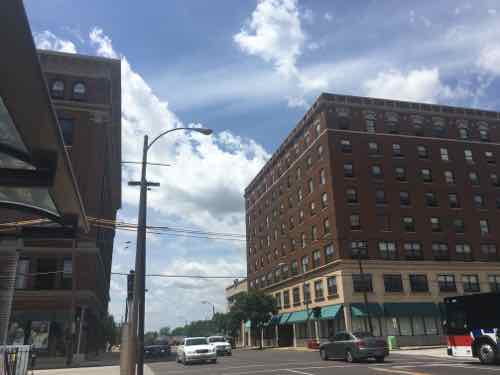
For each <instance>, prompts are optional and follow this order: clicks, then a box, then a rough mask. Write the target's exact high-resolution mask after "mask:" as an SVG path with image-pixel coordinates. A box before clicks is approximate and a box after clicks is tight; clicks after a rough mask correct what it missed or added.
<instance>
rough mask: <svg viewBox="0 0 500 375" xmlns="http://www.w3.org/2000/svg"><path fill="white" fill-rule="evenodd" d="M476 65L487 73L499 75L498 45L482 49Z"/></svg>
mask: <svg viewBox="0 0 500 375" xmlns="http://www.w3.org/2000/svg"><path fill="white" fill-rule="evenodd" d="M478 65H479V67H480V68H482V69H484V70H486V71H487V72H490V73H493V74H497V75H500V44H495V45H489V46H487V47H484V48H483V49H482V50H481V53H480V55H479V58H478Z"/></svg>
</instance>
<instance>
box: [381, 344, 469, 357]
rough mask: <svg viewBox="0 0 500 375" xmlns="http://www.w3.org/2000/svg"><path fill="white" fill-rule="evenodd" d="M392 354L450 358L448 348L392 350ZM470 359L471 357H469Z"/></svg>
mask: <svg viewBox="0 0 500 375" xmlns="http://www.w3.org/2000/svg"><path fill="white" fill-rule="evenodd" d="M391 353H394V354H403V355H409V356H411V355H413V356H420V355H423V356H427V357H434V358H450V356H449V355H448V354H447V351H446V347H445V346H444V347H433V348H425V347H419V348H407V349H406V350H402V349H395V350H391ZM467 358H469V357H467Z"/></svg>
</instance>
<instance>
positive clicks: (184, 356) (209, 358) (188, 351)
mask: <svg viewBox="0 0 500 375" xmlns="http://www.w3.org/2000/svg"><path fill="white" fill-rule="evenodd" d="M177 362H181V363H182V364H184V365H187V364H189V363H191V362H212V363H216V362H217V352H216V349H215V346H214V345H212V344H210V343H209V342H208V339H207V338H206V337H186V338H185V339H184V341H183V343H182V345H180V346H178V347H177Z"/></svg>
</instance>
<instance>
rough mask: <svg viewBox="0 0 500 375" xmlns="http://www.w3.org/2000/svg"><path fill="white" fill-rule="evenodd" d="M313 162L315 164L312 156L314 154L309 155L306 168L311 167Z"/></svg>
mask: <svg viewBox="0 0 500 375" xmlns="http://www.w3.org/2000/svg"><path fill="white" fill-rule="evenodd" d="M312 164H313V158H312V156H308V157H307V159H306V168H307V169H309V168H311V167H312Z"/></svg>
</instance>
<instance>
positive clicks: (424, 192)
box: [245, 94, 500, 345]
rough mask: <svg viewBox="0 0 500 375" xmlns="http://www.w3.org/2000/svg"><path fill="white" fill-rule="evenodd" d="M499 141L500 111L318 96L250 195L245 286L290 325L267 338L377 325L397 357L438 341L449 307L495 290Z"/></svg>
mask: <svg viewBox="0 0 500 375" xmlns="http://www.w3.org/2000/svg"><path fill="white" fill-rule="evenodd" d="M499 141H500V114H499V113H497V112H490V111H481V110H473V109H464V108H454V107H447V106H439V105H430V104H420V103H408V102H400V101H392V100H383V99H373V98H362V97H350V96H339V95H331V94H322V95H321V96H320V97H319V98H318V99H317V101H316V102H315V104H314V105H313V106H312V108H311V109H310V110H309V111H308V112H307V113H306V115H305V116H304V118H303V119H302V120H301V121H300V122H299V124H298V125H297V126H296V127H295V129H294V130H293V131H292V132H291V134H290V135H289V136H288V137H287V139H286V140H285V141H284V142H283V144H282V145H281V146H280V147H279V149H278V150H277V151H276V153H275V154H274V155H273V157H272V158H271V160H270V161H269V162H268V163H267V164H266V166H265V167H264V168H263V169H262V171H261V172H259V174H258V175H257V176H256V177H255V179H254V180H253V181H252V182H251V184H250V185H249V186H248V187H247V189H246V191H245V200H246V213H247V215H246V219H247V238H248V245H247V270H248V282H249V287H250V288H259V289H264V290H265V291H266V292H269V293H272V294H273V295H275V297H276V299H277V302H278V306H279V307H280V313H281V314H280V316H279V317H277V318H275V319H274V321H275V322H277V323H278V324H277V325H276V327H275V328H274V329H271V328H270V329H268V331H269V332H267V337H269V338H272V339H273V340H276V339H278V340H279V345H292V344H294V345H300V344H302V343H303V342H302V341H301V339H304V338H306V337H315V336H321V337H326V336H327V335H328V333H329V332H330V331H331V330H340V329H344V328H346V327H347V329H354V330H359V329H368V328H369V324H368V319H367V315H370V317H371V319H370V320H371V323H372V326H373V330H374V332H375V333H376V334H385V335H395V336H398V339H399V342H400V344H402V345H404V344H414V343H419V344H424V343H434V342H439V340H440V336H439V334H440V333H441V324H440V311H439V308H440V302H441V301H442V300H443V297H445V296H449V295H453V294H461V293H475V292H479V291H490V290H500V257H499V253H498V235H497V233H496V232H495V228H496V227H497V226H498V224H499V216H498V214H499V212H500V211H499V209H500V179H499V178H500V177H499V173H500V171H499V170H498V164H497V162H500V161H499V160H497V159H498V157H499V155H498V153H499V152H500V147H499V146H500V144H499ZM360 263H361V266H362V267H363V271H364V277H365V279H362V277H361V274H360ZM363 280H366V281H365V282H363ZM365 287H366V288H367V290H368V292H367V298H368V304H365V303H364V296H363V295H364V293H363V290H364V288H365ZM316 306H319V307H321V308H322V309H321V312H322V317H321V319H320V321H319V322H318V323H314V322H311V321H310V320H314V319H313V317H312V314H311V311H312V308H313V307H316ZM366 310H368V311H366ZM308 321H309V327H307V324H306V322H308Z"/></svg>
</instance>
